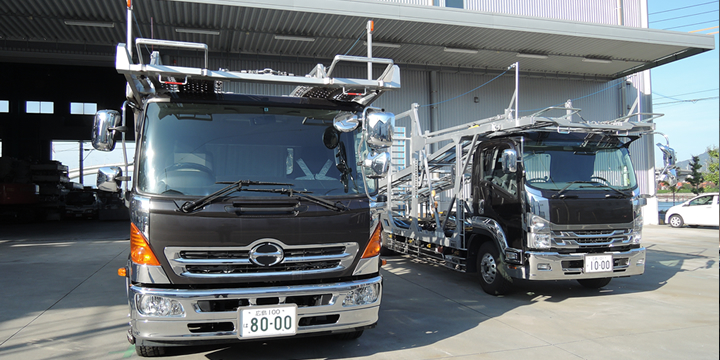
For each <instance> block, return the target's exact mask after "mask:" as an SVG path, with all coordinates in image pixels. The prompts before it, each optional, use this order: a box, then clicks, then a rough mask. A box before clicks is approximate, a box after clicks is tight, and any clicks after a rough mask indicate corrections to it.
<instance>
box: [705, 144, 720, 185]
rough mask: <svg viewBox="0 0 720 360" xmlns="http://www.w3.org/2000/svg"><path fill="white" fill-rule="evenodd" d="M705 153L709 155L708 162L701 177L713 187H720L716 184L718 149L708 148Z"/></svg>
mask: <svg viewBox="0 0 720 360" xmlns="http://www.w3.org/2000/svg"><path fill="white" fill-rule="evenodd" d="M707 153H708V155H710V160H709V161H708V164H707V169H708V171H707V172H705V173H703V177H705V180H707V181H711V182H712V183H713V184H715V185H720V184H718V174H719V173H718V147H717V146H715V147H712V148H708V149H707Z"/></svg>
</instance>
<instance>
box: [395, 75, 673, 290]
mask: <svg viewBox="0 0 720 360" xmlns="http://www.w3.org/2000/svg"><path fill="white" fill-rule="evenodd" d="M514 67H515V69H516V76H518V74H517V64H514ZM516 84H517V82H516ZM513 103H514V104H515V109H514V110H513V106H512V105H513ZM566 106H567V107H562V108H548V109H545V110H542V111H539V112H537V113H534V114H532V115H530V116H525V117H518V116H517V85H516V90H515V96H513V100H512V101H511V106H510V107H509V108H508V109H507V110H506V111H505V113H504V114H501V115H498V116H495V117H492V118H488V119H484V120H477V121H470V122H468V123H467V124H464V125H460V126H456V127H452V128H448V129H444V130H439V131H436V132H423V130H422V129H421V128H420V121H419V119H418V111H417V109H418V104H413V106H412V108H411V109H410V110H409V111H407V112H404V113H402V114H399V115H397V117H396V119H400V118H403V117H410V120H411V124H412V125H411V135H410V137H409V138H408V139H407V142H406V145H407V143H408V142H409V149H410V161H409V163H410V166H408V167H407V168H405V169H402V170H399V171H398V170H393V171H391V172H390V173H388V175H387V177H386V178H385V179H384V180H383V181H382V183H381V187H382V190H381V193H382V194H383V195H385V196H387V198H388V201H387V202H386V206H385V208H384V209H383V212H382V215H381V219H382V220H381V223H382V226H383V250H384V251H385V252H387V253H391V252H399V253H403V254H409V255H411V256H414V257H418V258H424V259H428V260H431V261H437V262H439V263H440V264H442V265H444V266H447V267H449V268H452V269H455V270H459V271H463V272H476V273H478V274H479V276H478V277H479V280H480V284H481V286H482V288H483V290H484V291H486V292H487V293H489V294H502V293H505V292H507V291H508V290H510V288H511V286H512V284H513V281H514V279H527V280H571V279H573V280H577V281H579V282H580V284H582V285H584V286H586V287H590V288H599V287H602V286H605V285H607V284H608V283H609V282H610V280H611V279H612V278H613V277H621V276H632V275H640V274H642V273H643V272H644V270H645V248H643V247H642V244H641V239H642V226H643V219H642V216H641V206H643V205H645V203H646V201H647V200H646V199H647V196H642V195H641V194H640V193H639V190H638V184H637V181H636V177H635V172H634V171H633V166H632V163H631V161H630V154H629V152H628V147H629V146H630V143H631V142H633V141H635V140H637V139H638V138H639V137H640V136H642V135H644V134H649V133H652V132H653V131H654V124H652V123H651V122H649V121H650V120H652V119H654V118H656V117H658V116H659V114H637V113H636V114H632V115H628V116H625V117H622V118H619V119H614V120H610V121H599V122H594V121H585V120H584V119H582V118H581V117H580V116H579V115H578V112H579V111H580V110H579V109H574V108H572V107H571V106H570V104H568V105H566ZM558 112H560V113H561V114H560V115H559V116H556V117H550V116H551V115H552V114H553V113H558ZM431 144H436V146H438V147H439V149H438V150H437V151H434V152H432V153H431V151H430V145H431ZM442 145H444V146H442ZM659 145H660V144H659ZM661 149H662V150H663V151H664V152H665V153H666V154H667V155H668V156H666V160H667V161H668V162H669V163H668V166H666V169H665V170H669V169H671V168H672V165H673V164H674V163H673V161H674V153H673V151H672V149H670V148H668V147H667V146H665V145H661ZM441 195H444V196H445V199H451V200H450V201H448V202H447V203H448V205H447V206H446V208H443V209H440V208H438V205H437V204H438V200H439V198H440V196H441Z"/></svg>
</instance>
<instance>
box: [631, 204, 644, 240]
mask: <svg viewBox="0 0 720 360" xmlns="http://www.w3.org/2000/svg"><path fill="white" fill-rule="evenodd" d="M642 228H643V217H642V214H641V213H640V212H639V211H638V212H637V214H636V215H635V220H633V232H632V240H630V242H631V243H633V244H639V243H640V240H642Z"/></svg>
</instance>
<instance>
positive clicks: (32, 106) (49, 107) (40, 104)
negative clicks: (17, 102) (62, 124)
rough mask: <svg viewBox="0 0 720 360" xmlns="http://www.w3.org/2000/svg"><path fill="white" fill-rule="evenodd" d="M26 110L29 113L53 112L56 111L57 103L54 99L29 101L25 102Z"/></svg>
mask: <svg viewBox="0 0 720 360" xmlns="http://www.w3.org/2000/svg"><path fill="white" fill-rule="evenodd" d="M25 112H26V113H28V114H53V113H55V104H54V103H53V102H52V101H27V102H25Z"/></svg>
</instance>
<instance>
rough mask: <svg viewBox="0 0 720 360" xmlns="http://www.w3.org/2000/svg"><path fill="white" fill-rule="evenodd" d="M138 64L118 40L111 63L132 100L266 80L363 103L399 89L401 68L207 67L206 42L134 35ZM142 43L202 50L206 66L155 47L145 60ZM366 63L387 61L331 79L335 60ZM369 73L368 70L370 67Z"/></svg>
mask: <svg viewBox="0 0 720 360" xmlns="http://www.w3.org/2000/svg"><path fill="white" fill-rule="evenodd" d="M135 43H136V45H137V51H138V58H139V63H138V64H135V63H134V62H133V56H132V52H131V51H130V49H129V48H128V47H127V46H126V44H122V43H121V44H118V45H117V52H116V58H115V67H116V69H117V71H118V73H120V74H123V75H124V76H125V78H126V79H127V82H128V85H129V89H128V98H130V99H132V100H133V101H134V102H135V103H137V104H139V103H141V102H142V98H143V97H146V96H150V95H157V94H161V93H163V92H189V93H203V92H210V93H223V85H222V84H223V82H248V83H269V84H278V85H295V86H296V88H295V90H294V91H292V92H291V94H290V96H294V97H313V98H324V99H328V100H334V101H341V102H350V101H352V102H356V103H358V104H360V105H363V106H366V105H368V104H370V103H372V101H374V100H375V99H376V98H377V97H378V96H380V95H381V94H382V93H383V92H384V91H387V90H395V89H399V88H400V70H399V68H398V66H397V65H395V64H394V62H393V60H392V59H385V58H373V57H361V56H345V55H336V56H335V58H334V59H333V62H332V64H331V65H330V66H329V67H327V68H326V67H325V66H324V65H322V64H318V65H316V66H315V68H313V70H312V71H311V72H310V73H309V74H307V75H304V76H296V75H294V74H291V73H285V72H280V71H275V70H272V69H262V70H241V71H229V70H227V69H219V70H209V69H208V47H207V45H206V44H202V43H190V42H181V41H166V40H155V39H136V41H135ZM141 45H145V46H149V45H150V46H153V47H170V48H179V49H188V50H199V51H204V54H205V56H204V59H205V60H204V67H203V68H191V67H182V66H168V65H163V64H162V62H161V60H160V54H159V52H157V51H153V52H152V53H151V55H150V61H149V63H148V64H145V63H144V61H143V57H142V52H141ZM341 62H342V63H347V62H353V63H364V64H370V65H368V67H369V68H370V69H371V67H372V64H380V65H385V69H384V70H383V72H382V74H381V75H380V76H379V77H378V78H377V79H372V78H371V77H370V75H368V79H353V78H334V77H332V73H333V71H334V70H335V69H336V67H337V66H338V64H339V63H341ZM369 72H370V71H369Z"/></svg>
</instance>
